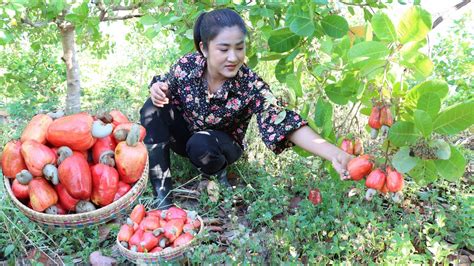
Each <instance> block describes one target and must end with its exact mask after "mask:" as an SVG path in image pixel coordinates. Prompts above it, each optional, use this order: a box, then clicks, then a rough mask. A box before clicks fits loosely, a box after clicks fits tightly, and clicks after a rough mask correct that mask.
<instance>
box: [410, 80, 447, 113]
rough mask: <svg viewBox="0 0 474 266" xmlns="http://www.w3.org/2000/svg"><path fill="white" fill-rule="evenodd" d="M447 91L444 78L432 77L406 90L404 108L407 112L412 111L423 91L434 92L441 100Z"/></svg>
mask: <svg viewBox="0 0 474 266" xmlns="http://www.w3.org/2000/svg"><path fill="white" fill-rule="evenodd" d="M448 91H449V88H448V84H447V83H446V81H444V80H437V79H434V80H428V81H425V82H423V83H420V84H418V85H417V86H415V87H414V88H412V89H411V90H409V91H408V94H407V95H406V98H405V102H404V104H405V109H406V110H407V111H408V112H413V110H414V109H415V106H416V105H417V103H418V99H420V97H421V95H423V94H425V93H434V94H436V95H438V97H439V98H440V100H442V99H444V97H446V95H448Z"/></svg>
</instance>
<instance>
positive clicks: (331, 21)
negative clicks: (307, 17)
mask: <svg viewBox="0 0 474 266" xmlns="http://www.w3.org/2000/svg"><path fill="white" fill-rule="evenodd" d="M321 26H322V27H323V29H324V32H325V33H326V34H327V35H328V36H330V37H333V38H341V37H344V36H345V35H346V34H347V31H349V24H348V23H347V21H346V19H345V18H344V17H341V16H338V15H329V16H326V17H324V18H323V20H322V21H321Z"/></svg>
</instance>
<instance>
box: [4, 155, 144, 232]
mask: <svg viewBox="0 0 474 266" xmlns="http://www.w3.org/2000/svg"><path fill="white" fill-rule="evenodd" d="M10 179H13V178H8V177H6V176H4V185H5V188H6V190H7V194H8V197H9V198H10V199H11V200H12V202H13V204H14V205H15V206H16V207H17V208H18V209H19V210H20V211H21V212H22V213H23V214H25V215H26V216H27V217H28V218H30V217H35V218H39V219H40V220H41V221H37V220H34V219H31V218H30V220H34V222H38V223H42V224H52V225H53V224H57V225H62V224H63V223H64V222H71V221H74V222H77V221H80V220H87V219H89V218H90V217H101V216H102V215H104V214H106V215H110V214H109V213H110V212H111V211H113V210H115V209H118V208H119V207H121V206H123V205H124V204H126V203H127V202H128V201H129V200H130V199H131V198H133V197H134V196H137V192H139V191H140V190H141V189H143V188H144V187H145V186H146V184H147V181H148V155H147V159H146V164H145V167H144V168H143V172H142V175H141V177H140V179H138V180H137V181H136V182H135V184H134V185H133V187H132V188H131V189H130V190H129V191H128V192H127V193H126V194H125V195H123V196H122V197H120V198H119V199H118V200H116V201H114V202H112V203H110V204H109V205H107V206H104V207H101V208H98V209H96V210H94V211H90V212H84V213H72V214H62V215H60V214H48V213H43V212H38V211H35V210H33V209H30V208H29V207H28V206H26V205H25V204H23V203H22V202H21V201H20V200H18V199H17V198H16V197H15V195H13V191H12V188H11V185H10ZM58 201H59V200H58Z"/></svg>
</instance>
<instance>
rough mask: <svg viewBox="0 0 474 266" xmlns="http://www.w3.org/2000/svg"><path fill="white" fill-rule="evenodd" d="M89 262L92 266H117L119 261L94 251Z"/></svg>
mask: <svg viewBox="0 0 474 266" xmlns="http://www.w3.org/2000/svg"><path fill="white" fill-rule="evenodd" d="M89 262H90V263H91V264H92V266H109V265H117V261H116V260H115V259H113V258H110V257H107V256H103V255H102V253H101V252H100V251H94V252H92V253H91V255H90V256H89Z"/></svg>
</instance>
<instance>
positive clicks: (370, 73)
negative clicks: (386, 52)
mask: <svg viewBox="0 0 474 266" xmlns="http://www.w3.org/2000/svg"><path fill="white" fill-rule="evenodd" d="M366 61H367V62H366V63H367V64H365V65H364V66H363V67H362V68H361V69H360V74H361V75H362V76H365V77H367V78H368V79H373V78H376V77H377V75H379V74H382V73H383V71H384V68H385V65H386V64H387V60H382V59H369V60H366Z"/></svg>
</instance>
